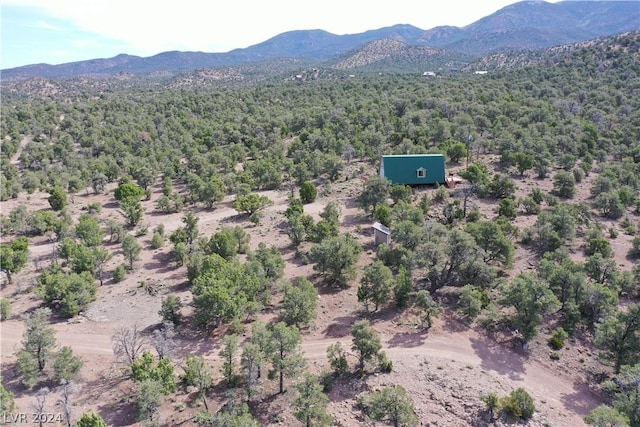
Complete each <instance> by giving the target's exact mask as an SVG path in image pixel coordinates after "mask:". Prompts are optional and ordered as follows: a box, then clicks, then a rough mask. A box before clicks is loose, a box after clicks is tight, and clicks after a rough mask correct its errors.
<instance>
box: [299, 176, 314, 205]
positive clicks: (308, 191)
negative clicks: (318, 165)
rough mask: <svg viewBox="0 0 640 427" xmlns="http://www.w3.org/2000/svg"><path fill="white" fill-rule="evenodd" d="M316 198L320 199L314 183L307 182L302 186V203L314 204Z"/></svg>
mask: <svg viewBox="0 0 640 427" xmlns="http://www.w3.org/2000/svg"><path fill="white" fill-rule="evenodd" d="M316 197H318V189H317V188H316V186H315V185H314V184H313V183H312V182H310V181H305V182H303V183H302V184H300V200H302V203H304V204H307V203H313V202H314V201H315V200H316Z"/></svg>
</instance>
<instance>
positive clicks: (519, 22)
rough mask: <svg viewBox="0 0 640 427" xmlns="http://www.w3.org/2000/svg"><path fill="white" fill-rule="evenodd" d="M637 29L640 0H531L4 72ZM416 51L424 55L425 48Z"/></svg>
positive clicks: (156, 69)
mask: <svg viewBox="0 0 640 427" xmlns="http://www.w3.org/2000/svg"><path fill="white" fill-rule="evenodd" d="M634 29H640V2H638V1H627V0H617V1H611V0H608V1H597V0H589V1H587V0H571V1H566V0H565V1H561V2H558V3H548V2H545V1H540V0H525V1H520V2H517V3H514V4H511V5H508V6H505V7H504V8H502V9H500V10H498V11H496V12H495V13H493V14H491V15H488V16H485V17H483V18H481V19H479V20H478V21H476V22H474V23H472V24H469V25H467V26H465V27H454V26H438V27H434V28H432V29H429V30H423V29H420V28H417V27H414V26H412V25H409V24H397V25H394V26H390V27H383V28H379V29H375V30H368V31H365V32H362V33H356V34H345V35H336V34H332V33H330V32H328V31H325V30H321V29H314V30H293V31H288V32H285V33H281V34H278V35H276V36H274V37H272V38H270V39H268V40H265V41H264V42H261V43H258V44H256V45H253V46H249V47H247V48H239V49H234V50H231V51H229V52H225V53H206V52H191V51H186V52H185V51H168V52H161V53H158V54H156V55H153V56H149V57H140V56H135V55H129V54H126V53H123V54H120V55H116V56H114V57H112V58H96V59H91V60H86V61H76V62H70V63H66V64H59V65H48V64H31V65H26V66H22V67H16V68H10V69H4V70H1V72H2V78H3V79H24V78H33V77H43V78H70V77H76V76H87V75H90V76H104V77H108V76H113V75H117V74H121V73H132V74H138V75H154V74H156V75H157V74H179V73H182V72H189V71H193V70H197V69H205V68H219V67H232V66H240V65H243V64H251V63H259V62H261V61H269V60H274V59H278V58H296V59H304V60H305V61H307V62H312V63H313V62H315V63H317V64H322V63H328V62H333V63H339V61H340V57H341V56H343V55H345V54H347V53H349V52H353V51H355V50H357V49H359V48H363V47H364V46H366V45H367V44H369V43H371V42H373V41H376V40H395V41H398V42H402V43H404V44H406V45H408V46H415V47H424V48H431V49H439V52H442V51H444V52H449V53H450V55H451V56H452V58H453V57H455V58H456V61H454V62H457V61H458V60H459V59H460V58H461V55H465V56H468V57H469V58H480V57H482V56H486V55H492V54H496V53H502V52H507V51H517V50H522V49H536V48H544V47H552V46H556V45H562V44H568V43H574V42H580V41H585V40H589V39H593V38H597V37H601V36H607V35H614V34H618V33H622V32H625V31H630V30H634ZM414 51H415V52H416V53H417V54H418V55H422V56H424V53H425V50H424V49H414ZM443 55H445V54H444V53H440V57H439V59H438V63H446V62H447V61H445V60H443V59H442V57H443ZM449 62H451V61H449ZM429 65H431V64H425V66H427V67H428V66H429Z"/></svg>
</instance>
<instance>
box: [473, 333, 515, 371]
mask: <svg viewBox="0 0 640 427" xmlns="http://www.w3.org/2000/svg"><path fill="white" fill-rule="evenodd" d="M470 341H471V347H472V348H473V349H474V351H475V353H476V355H477V356H478V357H480V359H481V360H482V362H481V364H480V366H482V368H483V369H486V370H488V371H494V372H497V373H499V374H501V375H506V376H508V377H509V378H511V379H512V380H515V381H521V380H523V379H524V376H523V374H524V363H525V362H526V360H527V357H526V356H523V355H520V354H518V353H516V352H515V351H513V350H511V349H510V348H508V347H505V346H504V345H502V344H498V343H496V342H494V341H491V340H489V339H487V338H484V337H479V338H471V339H470Z"/></svg>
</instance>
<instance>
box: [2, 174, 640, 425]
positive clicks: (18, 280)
mask: <svg viewBox="0 0 640 427" xmlns="http://www.w3.org/2000/svg"><path fill="white" fill-rule="evenodd" d="M359 166H360V165H352V166H351V167H350V170H357V169H356V168H357V167H359ZM345 176H351V175H349V174H345ZM361 185H362V184H361V181H360V179H359V178H356V179H350V180H344V181H340V182H337V183H333V184H332V186H331V192H330V193H329V194H323V195H321V196H320V197H319V198H318V200H317V201H316V202H315V203H313V204H310V205H306V206H305V212H306V213H309V214H312V215H314V216H316V217H317V214H318V213H319V212H320V211H321V210H322V209H323V208H324V206H325V205H326V203H327V202H328V201H330V200H336V201H338V202H339V203H340V205H341V207H342V217H341V225H342V231H349V232H351V233H353V234H354V235H355V236H357V238H358V239H359V240H360V241H361V243H362V244H363V245H364V247H365V253H364V254H363V257H362V259H361V264H362V265H364V264H366V262H369V260H371V259H372V258H373V256H374V254H375V252H374V248H373V245H372V232H371V230H370V220H369V219H368V218H366V217H364V216H363V215H362V213H361V212H360V211H359V210H358V209H357V208H356V207H355V203H354V198H355V197H356V196H357V195H358V194H359V192H360V190H361ZM518 185H519V186H520V187H521V188H520V189H519V192H520V193H521V194H523V193H528V192H529V191H530V188H531V187H532V186H534V185H535V186H541V187H544V186H549V187H550V185H551V184H550V180H547V181H544V182H535V181H534V180H525V181H522V182H518ZM587 188H588V187H587ZM324 190H325V187H324V186H321V187H320V192H321V193H322V192H323V191H324ZM420 191H429V190H428V189H422V190H420ZM112 192H113V188H112V187H109V188H108V189H107V194H97V195H96V194H93V193H90V192H83V193H82V194H79V195H76V197H75V201H74V203H73V205H72V206H71V208H70V210H71V213H72V215H73V216H74V217H77V216H79V215H80V214H81V213H82V212H83V211H82V208H83V207H85V206H87V205H88V204H90V203H93V202H99V203H100V204H101V205H102V206H103V210H102V212H101V213H100V218H101V219H102V220H105V221H106V220H107V219H118V220H120V219H121V214H120V213H119V212H118V208H117V205H116V204H115V203H114V201H113V198H112V197H111V196H110V194H112ZM159 193H160V188H159V186H156V187H155V188H154V193H153V196H152V198H151V200H149V201H145V202H144V207H145V210H146V215H145V219H144V221H143V223H144V225H145V226H148V230H149V232H148V233H147V234H146V235H144V236H141V237H139V238H138V239H139V242H140V243H141V245H142V246H143V248H144V250H143V252H142V257H141V259H140V260H139V261H138V262H137V264H136V269H135V271H134V272H133V273H132V274H130V275H129V276H128V277H127V278H126V280H125V281H123V282H120V283H117V284H116V283H113V282H112V281H111V280H106V281H105V284H104V286H102V287H100V289H99V297H98V300H97V301H96V302H94V303H93V304H92V306H91V308H90V309H89V310H88V311H87V312H86V313H83V314H82V315H80V316H78V317H77V318H74V319H71V320H69V321H57V322H56V323H54V325H53V327H54V328H55V330H56V334H57V335H56V336H57V340H58V344H59V345H60V346H62V345H69V346H71V347H72V349H73V351H74V353H75V354H77V355H79V356H80V357H82V359H83V360H84V362H85V364H84V367H83V369H82V372H81V378H80V379H79V380H78V381H77V383H78V385H79V387H81V389H80V391H79V392H77V394H76V395H75V399H76V400H75V406H74V412H75V416H76V417H77V416H79V415H80V414H81V413H82V412H86V411H91V410H96V411H99V412H100V413H101V414H102V415H103V417H104V418H105V419H106V420H107V421H108V422H109V425H114V426H124V425H142V424H141V423H137V422H136V421H135V417H134V406H133V397H132V395H133V385H132V384H131V382H130V381H129V380H127V379H126V378H125V374H124V373H123V370H122V368H121V367H120V366H118V365H117V364H116V362H115V359H114V356H113V352H112V344H111V336H112V335H113V333H114V331H115V330H116V329H117V328H118V327H120V326H122V325H134V324H135V325H137V327H138V328H139V329H141V330H143V331H144V333H145V334H147V335H149V334H150V333H151V331H152V330H153V329H154V328H155V327H156V326H157V325H158V323H159V321H160V317H159V315H158V310H159V308H160V302H161V299H162V297H163V296H165V295H167V294H168V293H173V294H176V295H178V296H179V297H180V298H181V299H182V301H183V302H184V303H185V304H188V303H189V301H190V298H191V297H190V293H189V291H188V287H187V281H186V270H185V268H184V267H181V268H176V267H175V265H174V264H173V262H172V261H171V257H170V244H167V245H166V246H165V247H164V248H162V249H158V250H153V249H151V247H150V240H151V235H152V230H153V228H154V227H155V226H157V225H158V224H164V226H165V230H166V233H167V234H169V233H171V232H172V231H173V230H175V229H176V228H178V227H180V226H181V225H182V222H181V218H182V216H183V214H171V215H166V214H158V213H155V212H154V205H155V200H157V198H158V196H159ZM265 195H267V196H269V197H270V198H271V199H272V200H273V201H274V205H273V206H271V207H269V208H268V209H267V210H266V211H265V215H264V218H263V220H262V222H261V224H260V225H257V226H256V225H253V224H251V223H250V222H249V221H248V220H247V219H245V218H243V217H240V216H238V215H237V212H236V211H235V210H234V209H233V208H232V203H233V197H228V198H227V199H225V200H224V201H223V202H222V203H220V204H219V205H218V206H217V207H216V208H215V209H214V210H210V211H209V210H202V209H196V210H195V212H196V213H197V215H198V217H199V218H200V220H199V224H198V225H199V229H200V232H201V234H202V235H204V236H210V235H211V234H212V233H213V232H215V231H216V230H219V229H220V228H221V227H222V226H225V225H232V226H235V225H240V226H242V227H244V228H245V229H246V230H247V232H249V233H250V234H251V237H252V238H251V242H250V244H251V247H252V248H255V247H257V246H258V244H259V243H260V242H265V243H267V244H268V245H276V246H277V247H279V248H280V250H281V253H282V254H283V256H284V258H285V260H286V261H287V268H286V272H285V277H286V278H293V277H298V276H306V277H309V278H310V279H311V280H312V281H314V283H317V284H318V287H319V291H320V297H319V304H318V317H317V319H316V322H315V324H314V327H313V328H312V329H311V330H310V331H308V332H307V333H306V334H305V336H304V338H303V340H304V343H303V349H304V353H305V356H306V358H307V359H308V361H309V365H310V369H311V370H312V371H315V372H320V371H322V370H326V369H328V364H327V361H326V348H327V346H329V345H330V344H332V343H334V342H336V341H340V342H342V343H343V344H344V347H345V348H349V347H350V345H351V341H350V335H349V328H350V326H351V324H352V323H353V322H354V321H355V320H356V319H357V318H358V316H360V314H361V313H360V306H359V304H358V302H357V297H356V295H355V294H356V289H357V282H356V281H354V282H353V283H352V285H351V287H350V288H348V289H346V290H342V291H335V290H330V289H325V288H324V287H323V286H322V285H321V284H320V283H319V281H318V278H317V277H315V276H314V272H313V270H312V268H311V266H310V265H305V264H304V263H303V262H301V260H299V259H297V258H295V251H294V250H293V249H292V248H291V247H290V246H289V239H288V237H287V236H286V234H285V232H284V230H283V228H282V222H283V221H284V217H283V215H282V212H283V211H284V209H285V208H286V204H287V196H288V195H289V194H288V193H286V192H279V191H271V192H265ZM46 197H47V195H46V194H42V193H35V194H33V195H29V196H27V195H21V196H20V197H19V198H18V199H16V200H10V201H7V202H2V203H0V210H1V212H2V214H4V215H6V214H8V212H9V211H10V210H11V209H13V207H15V206H17V205H18V204H20V203H24V204H28V206H29V207H30V209H47V208H48V203H47V201H46ZM417 198H419V195H416V199H417ZM476 203H477V204H478V205H479V206H481V208H482V210H483V212H486V213H487V214H488V215H489V216H490V215H491V212H492V209H494V206H491V204H488V203H484V202H479V201H476ZM518 221H519V223H518V225H519V226H521V227H524V226H525V225H526V222H527V221H531V218H530V217H525V216H521V217H518ZM618 239H619V240H617V241H616V244H619V245H620V246H621V248H623V247H624V245H625V244H626V243H627V240H625V239H627V237H625V236H624V235H623V234H622V233H621V234H620V237H619V238H618ZM5 240H6V238H5ZM54 245H55V244H54V243H53V242H50V241H48V240H47V239H46V238H44V237H42V238H36V239H34V241H33V243H32V246H31V254H30V262H29V264H28V266H27V268H25V269H24V270H23V271H21V272H20V273H18V274H16V275H15V277H14V282H15V283H14V285H11V286H9V287H7V288H5V289H4V290H2V297H3V298H9V299H10V300H11V301H12V307H13V316H12V318H11V319H10V320H8V321H5V322H2V323H0V344H1V346H0V349H1V356H2V361H1V364H2V376H3V378H4V381H5V383H6V386H7V387H8V388H10V389H11V390H13V391H14V393H15V394H16V401H17V404H18V407H19V408H20V410H22V411H28V410H29V409H30V408H31V404H32V402H33V392H32V391H28V390H25V389H24V387H22V386H21V385H20V383H19V381H18V378H17V375H16V373H15V371H14V365H13V362H14V360H15V352H16V350H17V349H18V348H19V347H20V342H21V339H22V331H23V322H22V316H23V315H24V314H25V313H27V312H28V311H29V310H31V309H33V308H34V307H37V306H38V305H39V301H38V300H37V299H36V298H35V297H33V296H32V294H31V293H30V292H29V289H30V287H31V286H32V285H33V283H34V280H35V277H36V276H37V273H38V271H39V270H41V269H42V268H43V267H45V266H46V265H47V264H48V263H49V262H51V260H52V258H53V257H54V254H55V246H54ZM107 247H109V248H111V249H112V250H113V253H114V256H113V258H112V259H111V260H110V261H109V262H108V265H107V268H106V270H107V274H106V277H110V276H111V272H112V270H113V269H114V268H115V267H116V266H117V265H119V264H121V263H122V262H123V260H124V258H123V256H122V254H121V253H120V248H119V245H107ZM627 247H628V246H627ZM619 250H620V251H622V249H619ZM573 252H574V253H575V255H576V256H579V251H578V250H575V248H574V251H573ZM620 253H622V252H620ZM624 253H625V254H626V252H624ZM619 258H620V259H619V265H620V267H621V268H630V264H629V262H628V261H627V260H625V259H624V256H620V257H619ZM525 268H531V256H530V255H528V254H527V253H526V252H521V251H519V252H518V256H517V266H516V267H515V268H514V269H513V271H515V272H517V271H521V270H522V269H525ZM143 281H144V282H145V283H147V284H151V286H152V288H154V289H155V291H156V292H155V293H154V295H151V294H149V293H148V292H146V291H145V288H144V287H143V286H142V285H141V282H143ZM184 310H185V313H187V314H188V312H189V307H185V308H184ZM264 316H265V317H266V318H268V317H269V316H273V313H272V312H271V311H269V310H268V311H267V313H266V314H265V315H264ZM371 320H372V323H373V324H374V326H375V328H376V330H377V331H378V332H379V333H380V334H381V337H382V339H383V343H384V347H383V350H384V351H385V352H386V353H387V355H388V356H389V357H390V358H391V360H392V361H393V365H394V369H393V372H391V373H389V374H379V373H374V374H371V375H368V376H367V377H365V379H363V380H351V381H346V380H339V381H338V382H337V383H336V384H335V387H334V388H333V390H332V391H331V392H330V393H329V397H330V404H329V411H330V413H331V414H332V415H334V416H335V417H336V419H337V420H338V423H337V425H342V426H357V425H364V424H366V422H365V420H364V419H363V415H362V412H361V411H360V410H359V409H357V407H356V399H357V397H358V396H359V395H360V394H361V393H364V392H368V391H371V390H374V389H376V388H378V387H382V386H384V385H388V384H400V385H403V386H404V387H405V388H406V389H407V390H408V391H409V393H410V395H411V396H412V397H413V400H414V402H415V405H416V410H417V414H418V416H419V418H420V420H421V425H424V426H427V425H428V426H454V427H455V426H470V425H484V424H483V423H484V421H483V418H482V415H481V411H480V409H481V408H482V406H483V404H482V403H481V401H480V395H481V394H485V393H489V392H492V391H495V392H497V393H499V394H500V395H505V394H508V393H509V392H510V391H511V390H513V389H514V388H516V387H524V388H525V389H526V390H527V391H528V392H529V393H531V395H532V396H533V397H534V399H535V402H536V407H537V409H538V412H537V413H536V415H535V417H534V419H533V420H532V421H531V422H530V423H529V425H531V426H538V425H539V426H543V425H552V426H580V425H583V422H582V417H584V416H585V415H586V414H587V413H588V412H589V411H590V410H591V409H593V408H594V407H596V406H597V405H599V404H600V403H601V400H600V398H599V397H598V395H597V394H596V393H595V392H593V391H592V390H591V389H590V387H589V386H588V376H587V374H588V372H589V371H593V370H594V369H598V367H599V365H598V364H597V361H596V360H595V355H594V354H593V352H592V351H591V350H590V349H589V347H588V346H587V345H584V344H583V343H582V341H581V340H580V339H575V340H572V341H571V343H570V345H569V346H568V348H566V349H563V350H561V355H562V359H561V361H558V362H554V361H552V360H550V359H549V357H548V354H549V348H548V346H547V345H546V341H545V340H546V337H547V336H548V333H549V331H548V330H543V331H542V334H541V336H540V337H538V338H537V339H536V340H535V341H534V342H532V343H531V350H530V351H529V352H527V353H523V352H522V351H519V349H517V348H514V347H513V346H512V345H511V344H510V341H509V340H508V339H507V338H508V337H507V338H505V337H500V336H493V337H489V336H487V335H486V334H485V333H483V332H482V331H480V330H479V329H476V328H474V327H469V326H467V325H465V324H463V323H461V322H460V321H458V320H457V319H456V318H455V316H453V315H451V314H448V313H445V315H444V316H443V317H442V318H441V319H439V320H438V321H437V322H436V324H435V325H434V326H433V327H432V328H431V329H430V330H429V331H424V330H422V329H417V328H416V327H415V322H414V321H413V319H412V318H411V316H410V313H405V314H404V315H399V314H397V313H396V312H395V311H394V309H392V308H389V309H386V310H382V311H381V312H380V313H377V314H375V315H373V316H371ZM223 332H224V331H223V330H222V329H221V330H218V331H215V333H213V334H211V335H210V336H206V337H203V336H193V334H189V333H187V332H186V331H185V332H183V333H182V335H180V336H179V338H178V344H179V345H178V351H177V354H176V355H175V359H174V360H181V359H182V357H183V356H184V355H185V354H188V353H195V354H202V355H204V356H205V358H206V360H207V361H208V362H209V363H210V364H211V366H213V370H214V372H215V373H216V381H221V375H220V373H219V366H220V361H219V360H218V356H217V353H218V351H219V343H220V339H219V338H220V334H222V333H223ZM350 362H351V366H354V364H355V358H353V359H352V360H350ZM600 369H601V368H600ZM178 370H179V369H178ZM273 387H275V384H271V382H268V383H267V384H265V389H264V391H263V393H264V394H265V396H270V397H269V398H268V399H266V400H265V401H266V402H267V403H265V404H263V405H261V406H260V407H258V408H257V409H258V412H259V415H260V421H261V423H262V424H263V425H270V424H273V425H275V421H273V420H274V415H275V414H277V413H279V412H281V411H283V408H285V407H287V405H288V404H289V403H290V401H291V400H292V398H293V393H285V394H284V395H273V394H272V393H270V391H273V390H274V389H273ZM49 401H50V406H49V410H50V411H59V410H60V408H59V406H57V405H56V396H55V393H54V395H52V397H51V398H50V399H49ZM219 404H220V402H216V401H215V399H213V401H212V402H210V408H211V407H212V406H213V407H216V405H219ZM264 405H267V406H264ZM198 409H201V408H200V404H199V402H198V401H197V399H196V398H195V395H194V393H187V392H186V391H180V392H178V393H177V395H176V396H175V397H172V398H171V399H167V401H166V402H165V405H164V406H163V409H162V411H161V422H163V423H166V424H167V425H182V426H187V425H192V422H191V421H189V420H190V419H191V417H192V416H193V413H194V412H195V411H196V410H198ZM279 419H280V421H282V422H284V424H282V423H281V424H279V425H297V421H295V419H294V418H293V417H292V416H291V414H290V412H287V411H283V412H282V414H281V417H280V418H279Z"/></svg>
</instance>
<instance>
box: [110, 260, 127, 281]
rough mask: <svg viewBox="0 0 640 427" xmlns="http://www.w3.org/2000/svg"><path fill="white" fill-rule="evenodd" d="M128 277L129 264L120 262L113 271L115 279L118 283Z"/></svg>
mask: <svg viewBox="0 0 640 427" xmlns="http://www.w3.org/2000/svg"><path fill="white" fill-rule="evenodd" d="M125 277H127V266H126V265H124V264H120V265H119V266H117V267H116V269H115V270H114V271H113V281H114V282H116V283H120V282H122V281H123V280H124V278H125Z"/></svg>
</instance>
